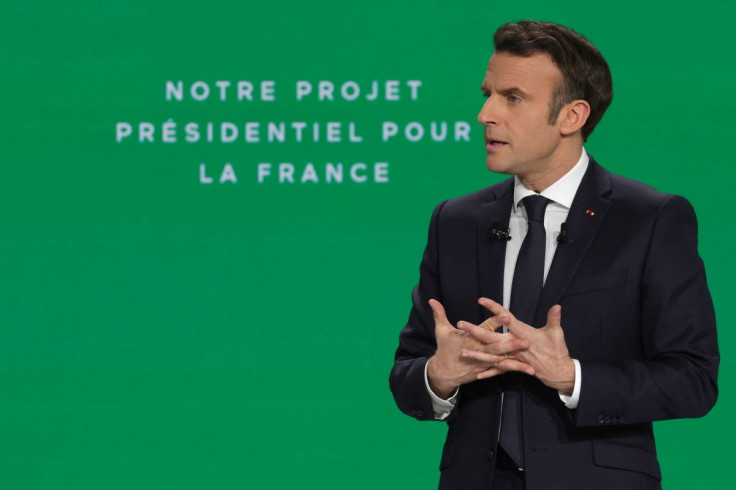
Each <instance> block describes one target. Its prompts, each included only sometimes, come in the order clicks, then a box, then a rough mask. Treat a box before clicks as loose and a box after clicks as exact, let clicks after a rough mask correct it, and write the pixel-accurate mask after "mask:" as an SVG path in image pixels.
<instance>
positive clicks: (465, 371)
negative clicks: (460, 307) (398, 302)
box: [427, 298, 575, 398]
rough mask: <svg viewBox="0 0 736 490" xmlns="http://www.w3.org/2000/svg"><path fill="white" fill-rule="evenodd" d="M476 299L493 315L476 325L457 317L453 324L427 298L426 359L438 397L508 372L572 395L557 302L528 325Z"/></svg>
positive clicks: (485, 300)
mask: <svg viewBox="0 0 736 490" xmlns="http://www.w3.org/2000/svg"><path fill="white" fill-rule="evenodd" d="M478 302H479V303H480V304H481V306H483V307H485V308H487V309H488V310H490V311H491V312H492V313H493V315H494V316H492V317H491V318H488V319H487V320H485V321H484V322H483V323H481V324H480V325H473V324H472V323H468V322H464V321H461V322H458V324H457V328H455V327H453V326H452V324H451V323H450V322H449V321H448V319H447V315H446V314H445V309H444V308H443V306H442V304H440V303H439V301H436V300H430V301H429V305H430V307H431V308H432V312H433V314H434V322H435V337H436V340H437V351H436V353H435V355H434V356H432V358H431V359H430V360H429V365H428V366H427V375H428V378H429V384H430V387H431V388H432V391H433V392H434V393H435V394H436V395H437V396H439V397H441V398H448V397H449V396H450V395H452V393H453V392H454V391H455V389H457V387H458V386H460V385H462V384H465V383H469V382H470V381H474V380H476V379H485V378H491V377H494V376H497V375H499V374H502V373H504V372H507V371H519V372H522V373H525V374H528V375H529V376H535V377H537V378H538V379H539V380H540V381H542V383H544V384H545V385H547V386H549V387H550V388H554V389H556V390H558V391H559V392H560V393H564V394H570V393H572V391H573V387H574V384H575V366H574V364H573V362H572V359H571V358H570V355H569V353H568V350H567V345H566V344H565V336H564V333H563V331H562V326H561V324H560V322H561V317H562V313H561V312H562V308H561V307H560V306H559V305H555V306H553V307H552V308H550V310H549V311H548V312H547V324H546V325H545V326H544V327H542V328H533V327H531V326H529V325H527V324H526V323H524V322H521V321H519V320H517V319H516V318H515V317H514V316H513V315H512V314H511V312H510V311H508V310H507V309H506V308H504V307H503V306H501V305H500V304H498V303H496V302H495V301H492V300H490V299H488V298H481V299H479V300H478ZM501 326H506V327H507V329H508V332H507V333H499V332H497V331H496V330H497V329H499V327H501Z"/></svg>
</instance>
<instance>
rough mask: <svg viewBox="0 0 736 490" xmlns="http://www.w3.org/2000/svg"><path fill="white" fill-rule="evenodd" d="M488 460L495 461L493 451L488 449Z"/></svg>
mask: <svg viewBox="0 0 736 490" xmlns="http://www.w3.org/2000/svg"><path fill="white" fill-rule="evenodd" d="M488 461H490V462H491V463H493V451H488Z"/></svg>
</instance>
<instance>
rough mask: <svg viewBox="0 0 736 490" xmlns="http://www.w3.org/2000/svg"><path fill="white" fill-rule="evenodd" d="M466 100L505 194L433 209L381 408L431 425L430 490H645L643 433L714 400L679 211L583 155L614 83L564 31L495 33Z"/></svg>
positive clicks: (591, 51)
mask: <svg viewBox="0 0 736 490" xmlns="http://www.w3.org/2000/svg"><path fill="white" fill-rule="evenodd" d="M482 90H483V92H484V94H485V95H486V97H487V100H486V102H485V104H484V105H483V107H482V109H481V111H480V114H479V115H478V120H479V122H480V123H481V124H482V125H483V126H484V129H485V145H486V151H487V158H486V165H487V166H488V168H489V169H490V170H491V171H493V172H498V173H504V174H509V175H513V176H514V178H512V179H508V180H506V181H504V182H501V183H499V184H497V185H494V186H492V187H489V188H487V189H483V190H481V191H478V192H476V193H473V194H470V195H467V196H464V197H460V198H457V199H452V200H449V201H445V202H443V203H441V204H440V205H439V206H438V207H437V208H436V209H435V211H434V214H433V216H432V220H431V224H430V229H429V239H428V243H427V248H426V250H425V252H424V257H423V259H422V263H421V268H420V281H419V285H418V286H417V287H416V288H415V289H414V292H413V296H412V300H413V308H412V311H411V314H410V318H409V322H408V324H407V325H406V326H405V327H404V329H403V330H402V332H401V335H400V340H399V348H398V350H397V352H396V359H395V364H394V367H393V370H392V372H391V379H390V383H391V389H392V392H393V394H394V398H395V400H396V403H397V405H398V406H399V408H400V409H401V410H402V411H403V412H405V413H407V414H409V415H411V416H413V417H415V418H418V419H420V420H433V419H434V420H445V421H446V422H447V423H448V426H449V430H448V434H447V440H446V443H445V446H444V449H443V452H442V460H441V463H440V470H441V477H440V488H446V489H464V490H469V489H476V488H477V489H481V488H483V489H488V488H492V489H499V488H528V489H530V490H536V489H542V488H544V489H554V488H561V489H562V488H564V489H577V488H579V489H591V488H596V489H612V490H613V489H615V490H620V489H632V488H637V489H654V488H661V486H660V480H661V474H660V470H659V463H658V461H657V457H656V450H655V445H654V438H653V432H652V422H653V421H655V420H664V419H673V418H679V417H700V416H703V415H704V414H706V413H707V412H708V411H709V410H710V409H711V408H712V406H713V405H714V404H715V401H716V397H717V382H716V381H717V370H718V362H719V354H718V347H717V341H716V328H715V315H714V312H713V306H712V302H711V299H710V294H709V292H708V287H707V284H706V280H705V272H704V268H703V264H702V261H701V260H700V257H699V256H698V252H697V223H696V218H695V215H694V212H693V210H692V207H691V206H690V204H689V203H688V202H687V201H686V200H685V199H684V198H682V197H679V196H673V195H667V194H663V193H660V192H658V191H656V190H654V189H652V188H650V187H648V186H645V185H643V184H640V183H638V182H634V181H631V180H627V179H624V178H622V177H619V176H616V175H613V174H610V173H609V172H608V171H606V170H605V169H603V168H602V167H601V166H599V165H598V164H597V163H596V162H595V161H594V160H593V158H592V157H589V156H588V155H587V153H586V152H585V150H584V149H583V143H584V141H586V139H587V137H588V136H589V135H590V134H591V132H592V131H593V129H594V128H595V126H596V124H597V123H598V121H600V119H601V117H602V116H603V113H604V112H605V110H606V108H607V107H608V105H609V104H610V102H611V98H612V88H611V75H610V72H609V69H608V65H607V64H606V62H605V60H604V58H603V57H602V56H601V54H600V53H599V52H598V50H597V49H596V48H595V47H594V46H593V45H592V44H591V43H590V42H589V41H587V40H586V39H585V38H583V37H582V36H580V35H579V34H577V33H575V32H574V31H572V30H570V29H567V28H565V27H562V26H559V25H556V24H550V23H538V22H532V21H522V22H519V23H511V24H506V25H504V26H502V27H501V28H500V29H499V30H498V31H497V32H496V34H495V36H494V54H493V56H492V57H491V59H490V61H489V63H488V68H487V71H486V76H485V79H484V81H483V85H482ZM691 449H694V448H691Z"/></svg>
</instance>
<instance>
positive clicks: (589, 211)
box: [585, 209, 595, 216]
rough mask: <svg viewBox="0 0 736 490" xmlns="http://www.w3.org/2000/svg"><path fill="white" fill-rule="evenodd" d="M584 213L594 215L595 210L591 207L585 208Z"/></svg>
mask: <svg viewBox="0 0 736 490" xmlns="http://www.w3.org/2000/svg"><path fill="white" fill-rule="evenodd" d="M585 214H587V215H588V216H595V211H593V210H592V209H586V210H585Z"/></svg>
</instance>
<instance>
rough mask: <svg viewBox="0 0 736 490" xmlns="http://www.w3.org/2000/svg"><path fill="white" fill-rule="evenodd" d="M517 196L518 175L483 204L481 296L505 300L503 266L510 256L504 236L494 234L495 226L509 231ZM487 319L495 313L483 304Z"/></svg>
mask: <svg viewBox="0 0 736 490" xmlns="http://www.w3.org/2000/svg"><path fill="white" fill-rule="evenodd" d="M513 198H514V179H509V180H506V181H504V182H501V183H500V184H498V185H497V186H496V190H495V191H494V193H493V195H491V196H490V197H489V200H488V202H486V203H485V204H483V205H482V206H481V210H480V216H479V219H478V237H477V240H478V248H477V250H478V258H477V263H478V284H479V293H480V296H479V297H486V298H491V299H492V300H494V301H497V302H498V303H502V302H503V269H504V259H505V256H506V243H507V240H505V239H504V238H503V237H497V236H494V230H496V231H501V232H504V233H505V232H506V231H507V230H508V229H509V218H510V217H511V205H512V202H513ZM478 308H479V309H480V311H481V315H482V318H483V319H486V318H489V317H490V316H492V313H491V312H490V311H488V310H486V309H485V308H483V307H481V306H480V305H479V306H478Z"/></svg>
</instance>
